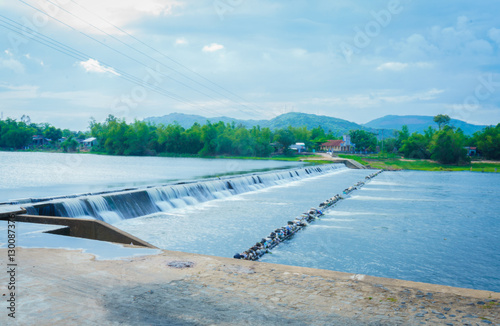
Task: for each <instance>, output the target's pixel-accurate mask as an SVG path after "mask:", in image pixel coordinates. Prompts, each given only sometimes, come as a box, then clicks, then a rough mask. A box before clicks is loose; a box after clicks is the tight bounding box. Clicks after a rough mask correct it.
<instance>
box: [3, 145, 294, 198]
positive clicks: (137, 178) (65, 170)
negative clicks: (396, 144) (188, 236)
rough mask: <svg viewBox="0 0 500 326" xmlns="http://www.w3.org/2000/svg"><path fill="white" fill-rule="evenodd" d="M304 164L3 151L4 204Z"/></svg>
mask: <svg viewBox="0 0 500 326" xmlns="http://www.w3.org/2000/svg"><path fill="white" fill-rule="evenodd" d="M301 165H302V163H297V162H281V161H269V160H219V159H198V158H170V157H131V156H128V157H124V156H107V155H93V154H61V153H40V152H1V151H0V203H2V202H7V201H10V200H15V199H20V198H38V197H49V196H59V195H69V194H76V193H88V192H99V191H105V190H113V189H122V188H128V187H137V186H144V185H154V184H162V183H166V182H171V181H176V180H187V179H196V178H204V177H207V176H215V175H225V174H231V173H238V172H248V171H258V170H265V169H276V168H285V167H294V166H295V167H296V166H301Z"/></svg>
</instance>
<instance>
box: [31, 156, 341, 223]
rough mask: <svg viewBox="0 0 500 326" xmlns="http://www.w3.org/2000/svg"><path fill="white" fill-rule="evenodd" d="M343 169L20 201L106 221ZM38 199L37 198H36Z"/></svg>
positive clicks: (38, 211) (43, 210) (52, 212)
mask: <svg viewBox="0 0 500 326" xmlns="http://www.w3.org/2000/svg"><path fill="white" fill-rule="evenodd" d="M340 169H346V167H345V165H344V164H329V165H321V166H310V167H305V168H295V169H287V170H280V171H271V172H263V173H256V174H247V175H240V176H233V177H223V178H216V179H208V180H204V181H191V182H181V183H175V184H167V185H162V186H154V187H147V188H143V189H135V190H123V191H116V192H108V193H99V194H85V195H80V196H76V195H73V196H67V197H61V198H57V199H52V200H47V201H41V202H36V203H27V204H26V205H23V206H24V207H25V208H26V209H27V211H28V214H31V215H46V216H65V217H80V218H81V217H84V218H89V217H90V218H95V219H98V220H102V221H105V222H108V223H112V224H113V223H116V222H118V221H120V220H123V219H130V218H135V217H139V216H145V215H150V214H154V213H158V212H168V211H170V210H172V209H176V208H183V207H187V206H193V205H197V204H199V203H203V202H207V201H210V200H215V199H222V198H227V197H230V196H234V195H238V194H242V193H246V192H251V191H256V190H259V189H263V188H267V187H272V186H276V185H282V184H286V183H289V182H293V181H297V180H301V179H304V178H309V177H314V176H318V175H323V174H328V173H331V172H334V171H338V170H340ZM37 201H38V200H37Z"/></svg>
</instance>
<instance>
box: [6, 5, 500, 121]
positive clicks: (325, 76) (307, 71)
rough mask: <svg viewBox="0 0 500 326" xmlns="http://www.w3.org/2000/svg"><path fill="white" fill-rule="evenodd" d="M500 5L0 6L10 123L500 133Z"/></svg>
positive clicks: (7, 112) (7, 108) (7, 109)
mask: <svg viewBox="0 0 500 326" xmlns="http://www.w3.org/2000/svg"><path fill="white" fill-rule="evenodd" d="M498 12H500V3H497V2H494V1H486V0H477V1H470V0H443V1H435V0H433V1H431V0H418V1H416V0H413V1H412V0H388V1H376V0H359V1H352V0H348V1H347V0H336V1H331V0H317V1H305V0H304V1H301V0H280V1H277V0H141V1H135V0H85V1H83V0H50V1H49V0H0V111H1V112H3V118H4V119H5V118H7V117H11V118H15V119H19V118H20V117H21V116H22V115H29V116H30V117H31V120H32V121H34V122H49V123H51V124H53V125H55V126H57V127H61V128H70V129H73V130H85V129H86V128H87V127H88V121H89V119H90V117H94V118H95V119H96V120H98V121H102V120H104V119H105V118H106V116H107V115H108V114H113V115H115V116H118V117H121V118H125V119H126V120H127V121H133V120H134V119H142V118H145V117H149V116H161V115H165V114H168V113H172V112H182V113H187V114H200V115H204V116H207V117H215V116H221V115H225V116H230V117H234V118H241V119H269V118H273V117H275V116H277V115H279V114H282V113H286V112H291V111H296V112H306V113H314V114H321V115H328V116H333V117H337V118H342V119H347V120H350V121H354V122H357V123H366V122H368V121H370V120H372V119H375V118H378V117H382V116H384V115H388V114H396V115H410V114H416V115H436V114H440V113H443V114H448V115H449V116H451V117H452V118H457V119H461V120H464V121H467V122H470V123H475V124H488V125H489V124H497V123H499V122H500V20H499V19H498Z"/></svg>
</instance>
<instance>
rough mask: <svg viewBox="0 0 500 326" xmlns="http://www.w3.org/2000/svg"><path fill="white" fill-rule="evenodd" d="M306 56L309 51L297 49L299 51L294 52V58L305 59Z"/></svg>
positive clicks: (294, 50)
mask: <svg viewBox="0 0 500 326" xmlns="http://www.w3.org/2000/svg"><path fill="white" fill-rule="evenodd" d="M306 54H307V50H305V49H300V48H297V49H293V50H292V55H293V56H294V57H297V58H301V57H304V56H305V55H306Z"/></svg>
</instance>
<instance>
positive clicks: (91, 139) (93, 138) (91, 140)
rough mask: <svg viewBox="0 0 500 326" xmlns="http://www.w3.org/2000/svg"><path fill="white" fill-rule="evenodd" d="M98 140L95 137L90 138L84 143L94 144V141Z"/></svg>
mask: <svg viewBox="0 0 500 326" xmlns="http://www.w3.org/2000/svg"><path fill="white" fill-rule="evenodd" d="M96 139H97V138H95V137H90V138H87V139H85V140H84V141H83V142H84V143H91V142H93V141H94V140H96Z"/></svg>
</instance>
